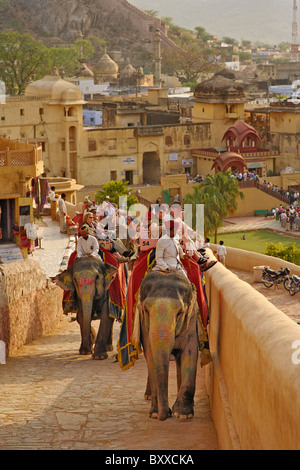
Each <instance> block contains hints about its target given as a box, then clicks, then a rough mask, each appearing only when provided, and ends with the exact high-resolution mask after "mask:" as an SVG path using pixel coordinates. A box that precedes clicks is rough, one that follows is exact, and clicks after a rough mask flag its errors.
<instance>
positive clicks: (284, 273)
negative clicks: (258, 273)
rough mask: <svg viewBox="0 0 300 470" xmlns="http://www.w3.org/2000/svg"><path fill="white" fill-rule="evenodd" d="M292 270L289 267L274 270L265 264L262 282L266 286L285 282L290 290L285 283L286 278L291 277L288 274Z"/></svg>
mask: <svg viewBox="0 0 300 470" xmlns="http://www.w3.org/2000/svg"><path fill="white" fill-rule="evenodd" d="M290 272H291V271H290V269H289V268H280V269H278V270H277V271H274V270H273V269H269V268H267V267H266V266H265V267H264V268H263V272H262V282H263V284H264V286H265V287H268V288H269V287H272V286H279V285H280V284H283V285H284V287H285V288H286V289H287V290H288V288H287V287H286V286H285V284H284V281H285V280H286V279H289V278H288V275H289V274H290Z"/></svg>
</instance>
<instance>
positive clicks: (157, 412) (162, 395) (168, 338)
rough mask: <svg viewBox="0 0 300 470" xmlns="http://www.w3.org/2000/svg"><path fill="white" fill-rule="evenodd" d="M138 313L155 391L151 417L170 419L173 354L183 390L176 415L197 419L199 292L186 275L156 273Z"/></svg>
mask: <svg viewBox="0 0 300 470" xmlns="http://www.w3.org/2000/svg"><path fill="white" fill-rule="evenodd" d="M138 309H139V317H140V325H141V331H142V345H143V349H144V354H145V357H146V360H147V364H148V373H149V382H150V387H151V397H152V404H151V409H150V416H151V417H154V418H158V419H160V420H164V419H166V418H167V417H168V416H169V415H170V409H169V405H168V374H169V358H170V355H171V353H172V354H174V356H175V358H176V363H177V377H178V390H179V391H178V396H177V400H176V402H175V404H174V405H173V412H174V413H175V414H176V415H178V416H185V417H191V416H193V396H194V392H195V379H196V367H197V358H198V337H197V309H198V306H197V301H196V292H195V290H194V289H193V287H192V285H191V284H190V282H189V281H188V279H187V278H185V276H184V275H182V274H175V273H174V274H162V273H159V272H152V273H150V274H148V275H147V276H146V277H145V279H144V280H143V282H142V284H141V290H140V303H139V305H138Z"/></svg>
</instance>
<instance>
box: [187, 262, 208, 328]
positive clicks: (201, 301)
mask: <svg viewBox="0 0 300 470" xmlns="http://www.w3.org/2000/svg"><path fill="white" fill-rule="evenodd" d="M181 262H182V264H183V267H184V269H185V270H186V273H187V276H188V278H189V280H190V282H191V283H192V284H194V286H195V287H196V289H197V302H198V306H199V310H200V314H201V318H202V322H203V326H204V327H205V328H206V327H207V316H208V310H207V302H206V298H205V294H204V290H203V285H202V280H201V272H200V269H199V266H198V264H197V262H196V261H195V260H194V259H193V258H189V257H187V258H183V259H181Z"/></svg>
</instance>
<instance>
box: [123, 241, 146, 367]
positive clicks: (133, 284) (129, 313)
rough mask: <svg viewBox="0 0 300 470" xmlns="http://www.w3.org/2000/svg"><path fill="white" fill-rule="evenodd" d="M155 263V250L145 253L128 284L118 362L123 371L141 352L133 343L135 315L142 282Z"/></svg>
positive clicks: (137, 262)
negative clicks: (132, 334)
mask: <svg viewBox="0 0 300 470" xmlns="http://www.w3.org/2000/svg"><path fill="white" fill-rule="evenodd" d="M154 261H155V249H153V250H149V251H145V252H144V253H143V254H141V256H140V257H139V258H138V259H137V260H135V262H134V265H133V270H132V273H131V276H130V279H129V282H128V288H127V296H126V305H125V312H124V317H123V322H122V327H121V331H120V338H119V342H118V360H119V364H120V366H121V368H122V369H123V370H125V369H128V368H129V367H131V366H133V364H134V362H135V361H136V359H138V355H139V354H140V353H141V351H140V350H139V349H137V348H135V345H133V344H132V343H131V333H132V327H133V321H134V313H135V309H136V305H137V301H138V296H139V290H140V286H141V282H142V280H143V279H144V277H145V276H146V274H147V272H148V270H149V268H150V267H151V266H153V264H154Z"/></svg>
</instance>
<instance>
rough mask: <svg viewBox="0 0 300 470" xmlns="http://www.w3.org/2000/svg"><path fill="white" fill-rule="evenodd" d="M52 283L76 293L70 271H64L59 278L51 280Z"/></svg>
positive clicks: (58, 275)
mask: <svg viewBox="0 0 300 470" xmlns="http://www.w3.org/2000/svg"><path fill="white" fill-rule="evenodd" d="M51 280H52V282H54V284H56V285H57V286H59V287H61V288H62V289H63V290H67V291H71V292H74V290H75V286H74V283H73V278H72V275H71V273H70V272H69V270H68V269H66V270H65V271H63V272H62V273H60V274H57V276H55V277H52V278H51Z"/></svg>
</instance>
